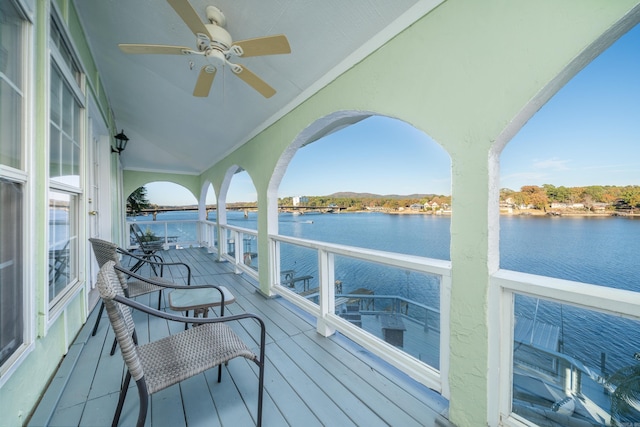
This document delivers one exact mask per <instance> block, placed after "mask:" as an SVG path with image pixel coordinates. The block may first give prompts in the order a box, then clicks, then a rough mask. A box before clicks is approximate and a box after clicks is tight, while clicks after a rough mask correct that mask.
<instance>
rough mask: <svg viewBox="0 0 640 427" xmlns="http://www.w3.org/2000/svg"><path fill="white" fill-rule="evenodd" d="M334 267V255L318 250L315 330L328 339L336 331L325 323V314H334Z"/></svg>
mask: <svg viewBox="0 0 640 427" xmlns="http://www.w3.org/2000/svg"><path fill="white" fill-rule="evenodd" d="M334 268H335V265H334V255H333V254H332V253H330V252H327V251H325V250H323V249H319V250H318V286H319V292H320V297H319V301H318V302H319V304H320V316H319V317H318V324H317V326H316V330H317V331H318V333H319V334H320V335H322V336H325V337H328V336H329V335H333V334H334V333H335V332H336V330H335V328H333V327H331V326H329V324H328V323H327V322H326V321H325V318H326V317H327V314H329V313H330V314H333V313H334V312H335V301H336V300H335V288H334V281H335V270H334Z"/></svg>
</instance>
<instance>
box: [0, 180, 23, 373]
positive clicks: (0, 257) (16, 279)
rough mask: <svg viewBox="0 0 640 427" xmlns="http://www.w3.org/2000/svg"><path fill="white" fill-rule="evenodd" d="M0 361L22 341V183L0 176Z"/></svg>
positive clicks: (8, 355) (3, 360)
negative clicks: (0, 207)
mask: <svg viewBox="0 0 640 427" xmlns="http://www.w3.org/2000/svg"><path fill="white" fill-rule="evenodd" d="M0 206H2V209H0V365H1V364H3V363H4V362H5V361H7V359H8V358H9V357H11V355H12V354H13V353H14V352H15V351H16V350H17V349H18V347H20V345H22V343H23V342H24V335H23V334H24V323H23V317H24V313H23V311H24V308H23V307H24V301H23V298H24V295H23V289H24V283H23V277H24V276H23V272H22V268H23V254H24V252H23V246H22V245H23V236H22V230H23V223H22V221H23V209H24V207H23V206H24V205H23V196H22V185H21V184H17V183H14V182H10V181H8V180H5V179H2V178H0Z"/></svg>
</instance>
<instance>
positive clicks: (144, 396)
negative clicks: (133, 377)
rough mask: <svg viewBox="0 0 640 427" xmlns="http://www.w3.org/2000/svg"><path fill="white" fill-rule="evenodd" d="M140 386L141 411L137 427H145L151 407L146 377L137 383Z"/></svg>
mask: <svg viewBox="0 0 640 427" xmlns="http://www.w3.org/2000/svg"><path fill="white" fill-rule="evenodd" d="M136 385H137V386H138V396H140V410H139V411H138V422H137V423H136V427H143V426H144V421H145V420H146V419H147V411H148V407H149V393H147V383H146V382H145V380H144V377H142V378H140V379H139V380H138V381H136Z"/></svg>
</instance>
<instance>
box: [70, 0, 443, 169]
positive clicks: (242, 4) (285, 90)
mask: <svg viewBox="0 0 640 427" xmlns="http://www.w3.org/2000/svg"><path fill="white" fill-rule="evenodd" d="M420 3H425V1H418V0H393V1H391V0H348V1H344V0H244V1H237V0H191V4H192V5H193V7H194V9H195V10H196V11H197V12H198V13H199V14H200V15H201V18H202V20H203V22H207V21H206V16H205V8H206V6H208V5H214V6H217V7H218V8H220V9H221V10H222V12H223V13H224V14H225V16H226V18H227V26H226V29H227V31H228V32H229V33H230V34H231V36H232V38H233V40H244V39H248V38H253V37H260V36H267V35H273V34H285V35H286V36H287V38H288V39H289V44H290V45H291V51H292V52H291V54H288V55H272V56H261V57H251V58H237V60H235V62H237V63H239V64H240V65H243V66H247V67H248V68H249V69H250V70H251V71H253V72H254V73H255V74H257V75H258V76H260V77H261V78H262V79H263V80H264V81H266V82H267V83H268V84H269V85H271V86H272V87H273V88H274V89H275V90H276V91H277V93H276V94H275V95H274V96H273V97H271V98H269V99H266V98H264V97H263V96H262V95H260V94H259V93H258V92H256V91H255V90H253V89H252V88H251V87H250V86H248V85H247V84H246V83H245V82H243V81H242V80H240V79H239V78H237V77H236V76H234V75H232V73H231V71H230V70H229V69H226V68H225V69H222V70H219V71H218V73H217V75H216V77H215V81H214V83H213V87H212V89H211V93H210V95H209V97H208V98H196V97H193V96H192V92H193V89H194V85H195V82H196V79H197V77H198V73H199V70H200V68H201V67H202V65H204V64H205V59H204V58H202V57H200V56H194V55H187V56H177V55H131V54H125V53H123V52H121V51H120V49H119V48H118V44H119V43H148V44H168V45H178V46H188V47H191V48H194V49H195V36H194V35H193V33H192V32H191V31H190V30H189V27H187V25H186V24H185V23H184V22H183V21H182V20H181V19H180V17H179V16H178V15H177V13H176V12H175V11H174V9H173V8H172V7H171V6H170V5H169V4H168V3H167V2H166V1H165V0H101V1H89V0H75V5H76V8H77V10H78V13H79V15H80V20H81V22H82V25H83V28H84V30H85V32H86V34H87V37H88V40H89V44H90V47H91V50H92V52H93V54H94V58H95V61H96V63H97V66H98V69H99V73H100V77H101V79H102V83H103V85H104V87H105V90H106V92H107V94H108V98H109V100H110V102H111V107H112V109H113V112H114V116H115V119H116V125H117V127H118V129H124V132H125V134H126V135H127V136H128V137H129V139H130V141H129V145H128V146H127V149H126V151H124V152H123V153H122V154H121V161H122V163H123V165H124V167H125V169H133V170H148V171H166V172H177V173H190V174H194V173H200V172H202V171H204V170H206V169H207V168H209V167H210V166H212V165H213V164H215V163H216V162H217V161H219V160H220V159H221V158H223V157H224V156H226V155H227V154H229V153H230V152H231V151H232V150H233V149H235V148H237V147H239V146H240V145H241V144H243V143H245V142H246V141H247V140H248V139H249V138H250V137H251V136H254V135H255V134H256V133H257V132H258V131H260V130H261V129H262V128H263V127H264V126H265V125H266V124H268V123H271V122H272V121H274V120H275V119H276V118H277V117H279V116H281V115H282V114H285V113H286V112H287V111H288V110H290V109H291V108H292V107H293V106H295V105H296V104H297V103H299V102H301V101H302V99H303V98H304V97H306V96H309V95H310V93H309V92H310V90H309V88H311V89H313V88H314V87H315V88H318V86H319V85H322V84H325V83H326V82H327V81H326V80H327V79H328V78H330V77H329V76H330V75H331V74H332V73H333V74H335V73H336V69H337V68H336V67H338V69H344V68H345V67H348V66H349V65H350V64H352V63H353V62H354V61H356V60H358V58H357V55H354V52H356V51H358V50H360V51H359V55H363V54H366V53H367V52H366V51H367V50H369V51H370V50H371V49H375V47H376V45H375V42H374V43H369V42H368V41H369V40H370V39H372V38H374V40H378V44H379V43H380V40H382V39H384V37H386V38H389V37H391V36H392V35H393V33H394V32H398V31H399V30H400V28H398V27H399V26H400V27H403V26H406V25H408V23H410V22H408V21H410V20H411V19H417V18H418V17H419V16H420V14H419V9H420ZM431 3H433V1H431ZM416 4H417V6H416ZM431 7H432V6H431ZM423 8H424V6H423ZM407 11H409V12H407ZM413 15H417V16H415V17H413V18H411V16H413ZM399 17H402V19H398V18H399ZM394 21H395V23H394V24H393V25H390V24H392V23H393V22H394ZM379 33H380V34H379ZM385 33H386V34H385ZM363 45H364V47H363ZM363 50H364V51H365V52H364V53H363ZM190 61H193V63H194V64H193V68H192V69H190ZM323 82H324V83H323ZM311 91H312V90H311Z"/></svg>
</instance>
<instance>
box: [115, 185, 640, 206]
mask: <svg viewBox="0 0 640 427" xmlns="http://www.w3.org/2000/svg"><path fill="white" fill-rule="evenodd" d="M303 200H304V201H301V202H300V204H301V205H304V206H306V207H311V208H314V207H317V208H328V207H337V208H340V209H346V210H353V211H358V210H366V209H371V208H382V209H385V210H390V211H393V210H398V209H399V208H408V207H409V206H411V205H415V204H420V205H423V206H424V204H425V203H427V202H428V203H430V204H433V203H435V204H436V205H437V206H440V207H448V206H451V196H447V195H437V194H411V195H405V196H403V195H395V194H393V195H379V194H371V193H348V192H343V193H334V194H331V195H328V196H306V197H304V198H303ZM500 203H501V204H508V205H513V206H516V207H521V206H525V207H532V208H534V209H540V210H546V209H547V208H549V207H550V206H551V204H552V203H565V204H567V205H570V206H571V205H576V204H580V205H583V206H584V208H585V209H592V208H593V207H594V205H597V204H599V205H601V206H602V204H604V205H606V207H605V208H606V209H607V210H632V209H634V208H640V186H638V185H627V186H615V185H590V186H586V187H565V186H559V187H556V186H554V185H552V184H544V185H542V186H537V185H525V186H523V187H521V188H520V191H516V190H512V189H509V188H503V189H501V190H500ZM235 205H238V206H242V207H245V208H246V207H252V206H253V207H257V202H240V203H228V204H227V206H228V207H231V208H233V207H234V206H235ZM278 205H279V206H293V197H282V198H280V199H278ZM152 207H157V205H154V204H152V203H150V202H149V200H148V199H147V194H146V189H145V188H144V187H140V188H138V189H137V190H135V191H134V192H133V193H132V194H131V195H130V196H129V198H128V199H127V210H128V212H129V213H137V212H140V210H142V209H149V208H152Z"/></svg>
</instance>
